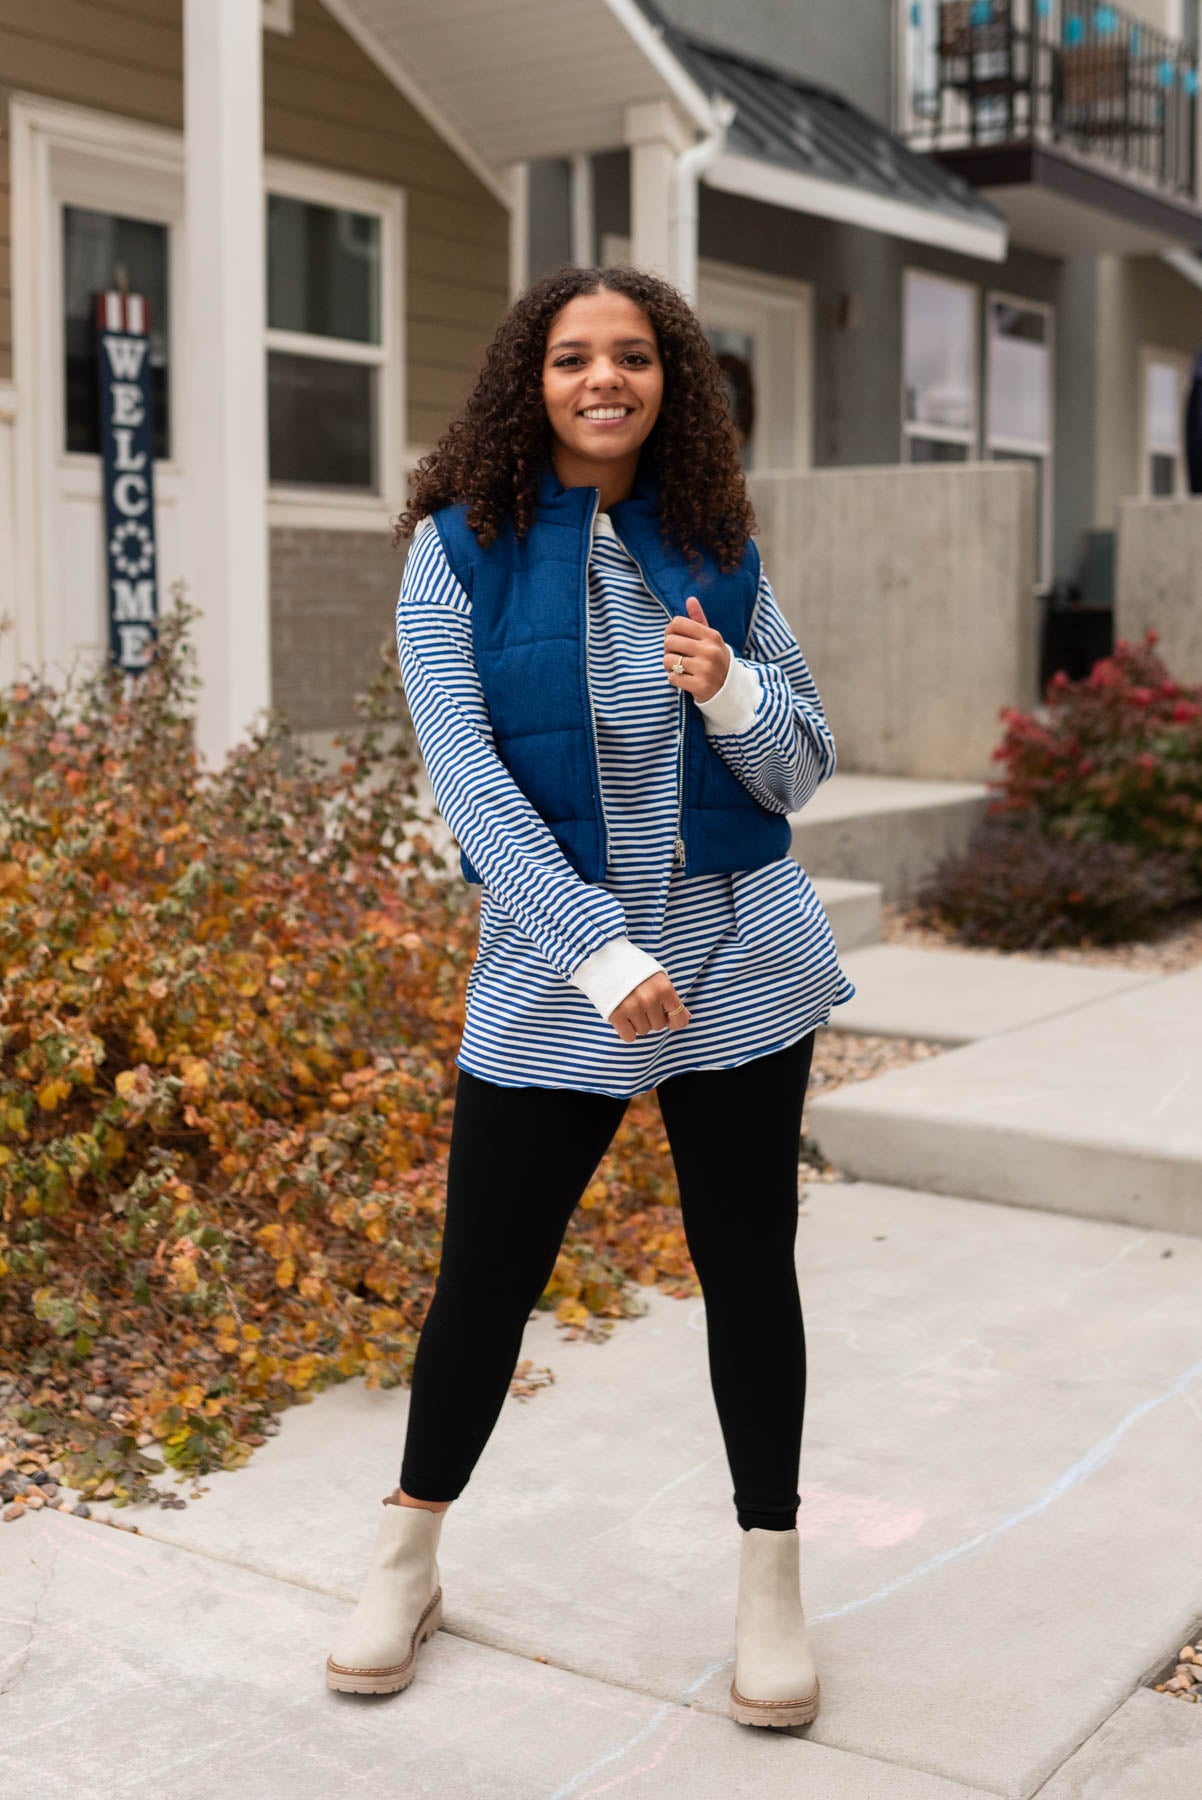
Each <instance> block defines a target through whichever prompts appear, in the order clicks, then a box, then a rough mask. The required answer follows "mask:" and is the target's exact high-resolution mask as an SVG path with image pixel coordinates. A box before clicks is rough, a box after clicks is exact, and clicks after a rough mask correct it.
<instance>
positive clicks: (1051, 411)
mask: <svg viewBox="0 0 1202 1800" xmlns="http://www.w3.org/2000/svg"><path fill="white" fill-rule="evenodd" d="M995 300H1000V301H1002V302H1003V303H1004V304H1005V305H1007V306H1020V307H1022V309H1023V311H1024V312H1034V313H1042V314H1043V316H1044V319H1045V321H1046V323H1045V326H1044V347H1045V349H1046V350H1047V420H1048V441H1047V443H1046V444H1036V443H1033V442H1030V443H1028V442H1024V441H1023V440H1022V439H1021V438H1010V437H1006V436H1004V435H1002V436H999V437H994V435H993V434H992V432H991V431H990V429H989V401H990V373H989V371H990V367H991V355H990V351H991V347H992V343H993V314H992V310H991V308H992V303H993V301H995ZM984 307H985V330H984V346H985V376H984V387H985V392H984V403H983V407H982V429H983V431H984V434H985V459H986V461H987V462H992V461H994V460H995V457H994V452H995V451H997V450H1001V451H1003V452H1006V453H1008V454H1009V455H1012V456H1030V457H1039V458H1040V459H1041V460H1042V462H1043V465H1044V466H1043V479H1042V480H1041V482H1040V511H1041V512H1042V514H1043V517H1042V519H1041V520H1040V533H1039V542H1040V547H1041V551H1042V554H1041V557H1040V565H1041V566H1040V568H1039V569H1038V570H1037V571H1036V589H1037V591H1046V590H1047V589H1048V588H1050V587H1051V585H1052V566H1053V561H1054V558H1053V555H1052V548H1053V546H1052V516H1053V515H1052V482H1053V479H1054V476H1055V468H1056V405H1055V402H1056V371H1055V354H1056V336H1055V333H1056V309H1055V307H1053V306H1051V305H1049V303H1048V302H1047V301H1046V300H1029V299H1028V298H1027V296H1026V295H1025V294H1008V293H1004V292H1003V291H1002V290H1001V289H1000V288H988V289H987V290H986V292H985V296H984Z"/></svg>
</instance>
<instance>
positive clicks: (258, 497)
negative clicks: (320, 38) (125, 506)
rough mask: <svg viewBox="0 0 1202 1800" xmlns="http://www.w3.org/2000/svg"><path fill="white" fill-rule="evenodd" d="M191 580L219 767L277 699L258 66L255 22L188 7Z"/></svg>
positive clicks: (206, 742) (202, 730)
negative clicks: (272, 622) (260, 712)
mask: <svg viewBox="0 0 1202 1800" xmlns="http://www.w3.org/2000/svg"><path fill="white" fill-rule="evenodd" d="M184 163H185V196H186V199H185V204H186V213H185V219H186V229H185V233H184V235H185V238H186V272H185V281H186V291H187V293H188V296H189V308H188V313H189V316H188V330H187V334H186V337H185V341H184V344H183V346H182V352H183V357H182V360H183V364H184V374H185V400H186V407H185V412H184V429H185V438H186V446H187V470H188V481H187V487H188V492H189V507H188V520H187V543H188V570H189V577H190V589H191V595H190V597H191V599H192V601H193V603H194V604H195V605H196V606H198V607H200V608H201V609H202V610H203V614H204V616H203V617H202V618H201V619H200V620H198V622H197V627H196V648H197V657H198V665H199V673H200V677H201V682H202V687H201V692H200V696H199V711H198V717H197V745H198V749H199V751H200V754H201V756H202V758H203V759H204V761H205V762H206V763H208V764H210V765H211V766H217V765H219V764H220V763H221V762H222V761H223V759H224V757H225V754H226V752H227V751H228V750H229V749H230V748H231V747H232V746H233V745H234V744H235V743H236V742H237V741H238V740H239V739H240V738H241V737H242V736H243V734H244V733H245V731H246V729H247V727H248V726H249V725H250V724H251V721H252V719H253V717H254V714H255V713H256V711H257V710H258V709H259V708H260V707H263V706H267V705H268V704H269V703H270V699H271V661H270V600H269V588H268V558H267V402H266V378H267V371H266V350H265V343H264V331H265V326H266V277H265V268H264V262H265V231H264V209H265V200H264V193H263V52H262V27H261V24H260V19H259V8H258V7H257V6H247V5H246V3H245V0H184Z"/></svg>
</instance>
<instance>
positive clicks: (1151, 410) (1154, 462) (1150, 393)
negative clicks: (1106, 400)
mask: <svg viewBox="0 0 1202 1800" xmlns="http://www.w3.org/2000/svg"><path fill="white" fill-rule="evenodd" d="M1140 362H1141V364H1142V372H1143V384H1142V385H1143V397H1142V405H1143V432H1142V436H1143V447H1144V448H1143V470H1142V474H1141V492H1142V493H1143V494H1144V495H1145V496H1146V497H1148V498H1149V499H1154V500H1157V499H1170V498H1172V496H1173V495H1174V494H1184V493H1185V492H1186V488H1187V483H1186V479H1185V444H1184V420H1183V408H1184V406H1185V391H1186V384H1187V381H1188V378H1189V363H1188V359H1187V358H1186V357H1184V356H1179V355H1177V354H1175V353H1174V352H1173V351H1171V350H1148V349H1145V350H1143V351H1141V353H1140Z"/></svg>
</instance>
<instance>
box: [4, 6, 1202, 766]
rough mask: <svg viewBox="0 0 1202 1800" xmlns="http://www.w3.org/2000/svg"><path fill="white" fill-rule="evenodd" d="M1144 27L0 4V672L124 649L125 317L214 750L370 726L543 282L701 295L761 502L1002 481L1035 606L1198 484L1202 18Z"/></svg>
mask: <svg viewBox="0 0 1202 1800" xmlns="http://www.w3.org/2000/svg"><path fill="white" fill-rule="evenodd" d="M1158 7H1159V11H1160V12H1161V13H1163V14H1164V15H1165V16H1164V17H1163V18H1159V17H1157V16H1154V15H1156V13H1157V9H1158ZM1142 12H1143V13H1144V14H1146V15H1147V16H1146V17H1141V20H1140V21H1139V22H1138V23H1136V22H1134V20H1133V18H1132V17H1130V16H1129V15H1128V14H1126V13H1122V14H1120V13H1119V12H1118V9H1115V8H1111V7H1090V8H1089V9H1085V8H1084V7H1081V6H1079V5H1078V4H1077V0H907V3H906V4H901V5H897V6H896V7H894V6H893V5H891V4H890V0H841V3H840V5H839V6H838V7H836V6H834V5H833V4H831V3H830V0H807V5H806V6H805V7H799V6H793V5H773V4H770V3H769V0H743V3H742V4H741V5H739V6H738V7H737V8H736V7H735V6H734V5H733V0H660V4H659V5H658V6H657V5H654V4H652V0H449V3H448V4H447V5H445V6H442V7H430V6H427V5H425V4H423V3H421V0H261V5H260V7H259V8H258V9H256V8H255V7H254V6H253V5H252V4H250V3H249V0H87V3H84V0H41V3H40V4H39V6H38V7H37V8H36V9H29V8H27V7H18V6H17V5H16V4H15V0H0V126H2V128H3V129H2V134H0V195H2V196H3V200H4V202H5V212H4V215H2V216H0V614H3V615H6V616H7V617H8V619H9V620H10V621H11V626H12V628H11V629H10V630H8V631H6V632H5V633H4V634H2V635H0V678H4V679H7V678H11V675H12V674H13V673H15V671H16V670H17V669H18V668H20V667H22V666H23V665H25V664H29V663H33V664H38V663H42V662H47V663H49V664H51V665H52V666H58V667H59V668H61V667H62V666H64V665H65V664H69V663H70V661H71V659H72V658H74V657H76V656H83V657H85V658H86V657H91V656H94V655H96V654H101V653H103V649H104V646H105V644H106V642H107V638H108V620H107V600H106V585H105V577H104V559H105V544H106V533H105V521H104V511H103V507H104V496H103V484H102V476H101V461H100V456H99V454H98V449H99V438H98V419H97V401H96V380H97V368H96V357H97V350H96V344H95V331H94V325H93V319H94V313H95V297H96V295H97V293H101V292H105V291H109V290H112V289H114V288H116V289H117V290H121V289H122V288H124V287H128V289H129V290H130V291H131V292H134V293H138V294H141V295H143V296H144V297H145V299H146V301H147V303H148V307H149V316H150V330H151V340H150V363H151V371H152V389H153V395H154V403H155V404H154V429H155V444H154V452H155V461H154V477H155V501H156V511H157V521H158V583H159V591H160V601H162V599H163V598H164V597H165V594H166V590H167V588H168V587H169V586H170V584H171V582H172V581H173V580H174V579H175V578H176V577H183V578H185V579H186V580H187V582H188V584H189V587H190V590H191V593H192V597H193V598H194V600H195V602H196V603H197V604H198V605H199V606H200V607H201V608H202V609H203V614H204V616H203V618H202V620H201V623H200V630H199V635H198V640H197V643H198V651H199V656H200V669H201V675H202V680H203V688H202V693H201V699H200V716H199V730H200V738H201V744H202V747H203V749H204V750H205V752H206V753H207V754H208V755H209V756H211V757H219V756H220V755H221V754H222V753H223V752H224V750H225V749H226V748H227V747H228V745H229V744H231V743H232V742H234V741H235V740H236V739H237V738H238V737H239V736H240V735H241V734H242V732H243V731H244V730H245V727H246V725H247V724H248V723H249V721H250V719H251V717H252V715H253V714H254V712H255V710H256V709H257V708H258V707H260V706H262V705H265V704H268V703H269V702H270V703H275V704H277V705H280V706H283V707H284V709H285V710H286V711H287V712H288V714H289V717H290V718H291V720H292V722H293V724H294V725H295V726H297V727H298V728H299V729H301V730H302V731H304V732H305V733H306V734H308V735H309V736H310V737H311V738H312V739H313V740H314V741H316V742H321V741H322V740H323V739H324V738H325V737H327V736H328V735H329V734H330V733H331V732H333V731H334V730H336V729H337V728H339V727H341V726H343V725H346V724H347V723H349V722H350V721H351V719H352V717H353V714H352V709H351V699H352V697H353V694H354V693H355V692H356V691H357V690H358V689H359V688H361V687H362V686H363V685H364V681H365V679H366V676H367V674H368V673H369V671H370V659H371V655H372V652H373V651H374V649H375V647H376V645H377V644H378V643H379V642H380V641H381V639H382V638H384V637H385V636H386V635H387V632H388V629H389V625H390V620H391V608H392V601H393V598H394V596H395V592H396V587H397V584H398V578H399V570H400V557H399V555H398V553H397V552H395V551H394V550H393V549H392V548H391V544H390V532H389V529H388V521H389V518H390V516H391V515H392V514H393V513H395V512H396V510H397V509H398V508H399V506H400V505H401V504H402V503H403V501H404V497H405V479H404V476H405V471H406V469H407V468H408V467H409V466H411V465H412V463H413V461H414V460H415V459H416V458H417V457H418V456H419V455H420V454H421V453H422V452H423V451H424V450H426V449H428V448H429V447H430V446H431V445H432V444H433V443H434V442H435V441H436V439H437V437H438V435H439V433H440V431H441V430H442V429H443V427H444V426H445V424H446V423H447V421H448V420H449V418H450V417H451V416H452V414H453V412H454V410H455V408H456V407H457V405H458V404H459V402H460V400H461V399H462V397H463V395H464V394H465V393H466V391H467V389H468V387H469V386H470V383H471V381H472V379H473V376H474V371H475V369H476V366H477V363H478V358H479V356H480V353H481V351H482V349H483V347H484V345H485V344H486V343H487V341H488V339H489V337H490V336H491V333H492V330H493V329H494V327H495V325H496V323H497V322H498V320H499V319H500V317H501V316H502V314H503V312H504V310H505V307H506V305H507V304H508V301H509V299H510V297H511V296H512V294H514V293H515V292H516V291H518V289H519V288H520V287H521V285H522V283H523V282H524V281H525V280H526V279H528V277H529V276H530V275H532V274H534V273H537V272H538V271H539V270H540V269H542V268H543V267H546V266H549V265H550V264H552V263H554V262H556V261H559V260H563V259H565V258H566V259H572V260H577V261H594V260H613V259H614V258H615V257H626V256H629V257H630V258H631V259H632V260H634V261H635V262H638V263H641V264H643V265H645V266H648V267H654V268H658V269H660V270H661V271H663V272H664V273H666V274H667V275H668V276H669V277H670V278H671V279H673V280H674V281H675V282H676V283H677V284H678V285H679V286H681V287H682V288H683V289H684V290H685V291H686V292H688V293H689V294H690V295H692V296H695V298H696V301H697V304H698V307H699V310H700V312H701V315H702V317H703V320H704V321H705V323H706V325H707V327H708V328H709V330H710V331H711V333H712V334H713V338H714V342H715V346H716V348H717V350H718V353H719V355H720V357H721V358H722V361H723V364H724V367H725V368H726V370H727V374H728V379H729V383H730V393H731V401H732V407H733V408H734V410H735V416H736V418H737V419H738V420H739V422H740V425H741V429H742V432H743V435H744V439H745V451H744V454H745V460H746V461H747V463H748V466H749V468H752V469H761V470H762V469H764V468H768V467H775V468H789V469H806V468H811V467H812V468H816V469H821V468H828V467H849V466H852V465H861V466H862V465H865V464H895V463H900V462H905V461H913V462H918V461H923V462H928V463H943V462H949V461H957V460H960V461H974V460H977V459H981V458H984V459H987V460H996V461H1003V460H1007V459H1014V458H1020V459H1022V460H1024V461H1029V462H1032V463H1033V464H1034V465H1035V467H1036V470H1037V474H1038V478H1039V484H1040V488H1039V491H1040V524H1039V570H1040V575H1041V578H1042V580H1043V581H1044V582H1045V583H1047V582H1051V581H1052V580H1053V579H1054V578H1056V577H1057V576H1061V575H1067V574H1071V573H1072V572H1073V571H1074V569H1075V568H1076V566H1077V564H1078V562H1079V559H1080V555H1081V551H1082V545H1083V542H1084V539H1085V534H1087V533H1088V532H1090V531H1092V530H1096V529H1099V528H1100V529H1103V530H1104V529H1107V528H1108V527H1110V526H1111V525H1112V524H1113V515H1114V508H1115V506H1116V504H1117V502H1118V500H1119V499H1120V498H1122V497H1123V496H1125V495H1129V494H1133V493H1138V492H1140V491H1143V490H1149V491H1158V490H1163V489H1164V487H1165V486H1166V485H1171V484H1174V483H1180V482H1181V481H1182V473H1181V468H1180V459H1179V455H1178V451H1177V447H1176V440H1175V439H1174V438H1173V435H1172V433H1171V431H1170V428H1169V425H1170V421H1171V415H1172V410H1173V401H1174V399H1175V395H1176V391H1177V388H1176V386H1174V385H1173V384H1177V383H1179V382H1180V380H1181V379H1182V378H1183V376H1182V371H1183V369H1184V358H1185V357H1186V356H1187V355H1188V353H1189V352H1190V351H1191V350H1192V349H1193V347H1194V345H1195V341H1196V340H1198V339H1202V290H1200V289H1199V287H1198V285H1197V283H1196V281H1195V280H1194V279H1193V278H1192V276H1193V271H1194V269H1195V268H1196V267H1200V266H1202V265H1199V264H1197V260H1196V258H1194V256H1193V254H1192V252H1193V249H1194V247H1196V246H1199V245H1202V213H1200V211H1199V206H1198V186H1197V165H1198V158H1197V154H1196V148H1195V144H1196V132H1197V105H1196V78H1191V73H1192V71H1193V70H1194V67H1195V64H1194V51H1193V49H1192V48H1191V46H1192V45H1194V44H1196V41H1197V0H1177V4H1176V12H1175V15H1174V16H1173V17H1170V16H1169V15H1170V14H1173V12H1174V0H1142ZM1100 15H1107V16H1108V17H1107V19H1106V21H1105V24H1106V29H1105V30H1104V29H1103V26H1102V25H1100V24H1099V23H1098V18H1099V16H1100ZM1109 15H1114V18H1115V20H1116V21H1117V23H1116V24H1115V25H1114V26H1113V28H1112V27H1111V25H1110V23H1109ZM1024 21H1025V22H1024ZM1074 21H1076V22H1077V25H1078V26H1079V30H1078V29H1074ZM1133 32H1137V33H1139V34H1141V35H1140V36H1139V37H1138V38H1137V37H1134V36H1133V35H1132V34H1133ZM982 33H984V36H982V35H981V34H982ZM1070 40H1071V41H1070ZM1124 46H1125V49H1123V47H1124ZM1078 48H1083V49H1087V50H1090V51H1091V52H1093V51H1096V52H1097V54H1096V55H1095V56H1094V60H1093V61H1092V62H1090V61H1089V60H1088V59H1087V58H1084V57H1080V56H1079V57H1075V58H1074V57H1069V56H1068V52H1069V51H1070V50H1074V51H1075V50H1077V49H1078ZM1119 50H1123V55H1122V56H1118V55H1117V52H1118V51H1119ZM1149 57H1151V58H1153V59H1154V60H1153V61H1152V62H1151V63H1149V61H1148V58H1149ZM1066 58H1067V60H1066ZM1166 69H1170V70H1171V79H1170V80H1168V81H1167V82H1166V81H1165V80H1164V79H1163V77H1164V76H1165V71H1166ZM1091 70H1092V71H1093V72H1092V73H1091V72H1090V71H1091ZM1149 71H1150V72H1149ZM1149 84H1151V85H1149ZM1153 90H1154V91H1153ZM1124 109H1125V110H1124ZM1024 146H1025V148H1024ZM9 296H11V307H10V304H9ZM1170 389H1171V390H1172V391H1171V392H1170ZM1170 439H1172V441H1170Z"/></svg>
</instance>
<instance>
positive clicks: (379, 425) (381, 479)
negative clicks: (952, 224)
mask: <svg viewBox="0 0 1202 1800" xmlns="http://www.w3.org/2000/svg"><path fill="white" fill-rule="evenodd" d="M263 188H264V193H263V206H264V209H266V206H267V196H268V194H281V195H284V196H286V197H287V198H288V199H291V200H306V201H309V202H311V203H312V204H314V205H317V206H332V207H341V208H345V209H347V210H349V211H351V212H359V213H370V214H372V215H373V216H374V217H376V218H378V219H379V221H380V334H381V335H380V342H379V343H378V344H361V343H356V342H353V341H351V340H350V339H340V338H330V337H322V336H320V335H319V334H317V333H311V332H303V331H281V330H279V329H278V328H277V327H274V326H270V325H267V323H266V320H265V321H264V330H265V333H266V348H267V350H268V351H271V350H282V351H287V352H288V353H289V354H290V355H297V356H313V357H319V358H321V360H323V361H325V362H354V363H361V364H367V365H368V366H369V367H374V368H376V369H378V370H379V374H378V377H377V380H378V383H379V392H378V395H377V405H376V442H375V446H374V457H373V462H374V465H375V470H376V481H377V486H376V488H375V490H374V491H373V492H372V493H370V494H368V493H363V492H362V491H360V490H354V491H350V492H343V491H341V490H340V489H338V488H328V487H295V486H291V485H289V486H283V485H280V484H279V483H269V484H268V488H267V518H268V523H269V524H271V525H305V524H309V525H317V524H318V523H320V524H322V525H325V526H331V525H332V526H334V527H335V528H337V527H338V526H342V525H346V526H348V528H356V527H357V528H362V527H363V526H364V525H370V527H371V528H378V527H379V525H380V522H381V518H382V516H383V512H382V509H387V508H389V507H394V506H395V504H396V500H397V494H398V492H399V491H400V489H401V488H402V487H403V482H402V471H403V468H404V466H405V464H406V448H405V434H404V420H405V308H404V294H405V194H404V190H403V189H401V188H398V187H393V186H392V185H391V184H389V183H386V182H379V181H368V180H366V179H363V178H362V177H359V176H351V175H343V174H341V173H338V172H336V171H334V170H332V169H323V168H318V167H317V166H316V165H314V164H312V163H298V162H290V161H287V160H285V159H284V158H282V157H274V156H269V157H265V158H264V160H263ZM264 285H265V286H266V282H265V284H264ZM409 454H410V456H411V454H412V453H411V452H410V453H409Z"/></svg>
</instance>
